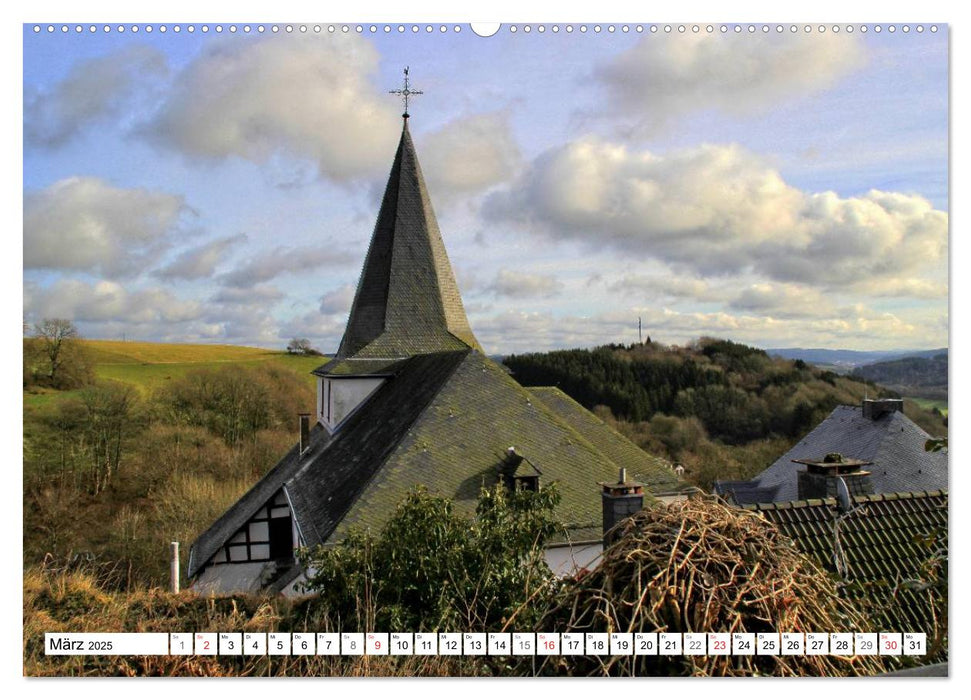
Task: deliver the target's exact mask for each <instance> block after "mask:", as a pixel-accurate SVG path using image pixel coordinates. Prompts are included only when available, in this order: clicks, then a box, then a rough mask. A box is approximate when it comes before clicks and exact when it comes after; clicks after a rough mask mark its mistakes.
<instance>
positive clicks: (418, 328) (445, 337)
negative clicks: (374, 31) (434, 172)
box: [337, 120, 482, 359]
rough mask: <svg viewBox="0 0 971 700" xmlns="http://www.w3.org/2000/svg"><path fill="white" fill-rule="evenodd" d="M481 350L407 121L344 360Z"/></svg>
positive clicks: (356, 300)
mask: <svg viewBox="0 0 971 700" xmlns="http://www.w3.org/2000/svg"><path fill="white" fill-rule="evenodd" d="M466 348H474V349H476V350H481V349H482V348H481V347H480V346H479V342H478V341H477V340H476V338H475V336H474V335H473V334H472V329H471V328H470V327H469V321H468V318H467V317H466V315H465V309H464V307H463V306H462V298H461V296H460V295H459V289H458V285H457V284H456V282H455V276H454V275H453V273H452V267H451V265H450V264H449V261H448V255H447V254H446V252H445V244H444V242H443V241H442V234H441V232H440V231H439V228H438V221H437V219H436V218H435V212H434V210H433V209H432V204H431V200H430V199H429V196H428V190H427V188H426V186H425V180H424V177H423V176H422V172H421V166H420V165H419V164H418V156H417V154H416V153H415V146H414V143H412V140H411V134H410V133H409V131H408V121H407V120H405V123H404V129H403V130H402V132H401V141H400V142H399V144H398V151H397V153H396V154H395V159H394V164H393V165H392V167H391V174H390V176H389V177H388V184H387V187H386V188H385V191H384V198H383V199H382V201H381V209H380V211H379V213H378V220H377V224H376V225H375V227H374V233H373V234H372V236H371V243H370V246H369V247H368V252H367V257H366V258H365V261H364V268H363V270H362V271H361V276H360V280H359V282H358V286H357V292H356V293H355V295H354V303H353V304H352V306H351V312H350V316H349V318H348V321H347V328H346V330H345V331H344V337H343V339H342V340H341V345H340V349H339V350H338V351H337V359H343V358H348V357H354V356H357V357H361V358H389V357H405V356H410V355H415V354H419V353H430V352H442V351H449V350H464V349H466Z"/></svg>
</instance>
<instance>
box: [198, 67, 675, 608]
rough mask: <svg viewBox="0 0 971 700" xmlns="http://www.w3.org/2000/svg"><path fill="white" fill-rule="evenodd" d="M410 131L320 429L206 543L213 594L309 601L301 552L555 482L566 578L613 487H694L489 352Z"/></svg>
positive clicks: (203, 587) (201, 577)
mask: <svg viewBox="0 0 971 700" xmlns="http://www.w3.org/2000/svg"><path fill="white" fill-rule="evenodd" d="M406 90H407V84H406ZM405 97H407V95H405ZM403 117H404V124H403V128H402V133H401V140H400V142H399V144H398V149H397V153H396V154H395V158H394V164H393V165H392V167H391V174H390V176H389V177H388V183H387V187H386V189H385V191H384V197H383V200H382V202H381V207H380V210H379V213H378V218H377V224H376V225H375V227H374V233H373V235H372V237H371V242H370V245H369V248H368V251H367V256H366V258H365V261H364V267H363V270H362V272H361V276H360V280H359V282H358V286H357V291H356V294H355V296H354V301H353V305H352V307H351V311H350V316H349V318H348V321H347V327H346V329H345V332H344V336H343V339H342V340H341V343H340V347H339V349H338V351H337V353H336V355H335V356H334V357H333V359H331V360H330V361H329V362H327V363H326V364H324V365H323V366H321V367H319V368H318V369H316V370H314V372H313V374H314V375H315V376H316V378H317V405H316V412H315V415H312V416H310V415H304V416H301V417H300V440H299V442H298V444H296V445H295V446H294V447H293V448H292V449H291V450H290V451H289V452H288V453H287V454H286V455H285V456H284V457H283V458H282V459H281V460H280V462H279V463H278V464H277V465H276V466H275V467H273V468H272V469H271V470H270V471H269V472H267V473H266V475H264V476H263V478H261V479H260V480H259V481H258V482H257V483H256V484H255V485H254V486H253V487H252V488H251V489H250V490H249V491H248V492H247V493H246V494H245V495H243V496H242V498H240V499H239V500H238V501H237V502H236V503H235V504H234V505H233V506H232V507H231V508H229V510H227V511H226V512H225V513H224V514H223V515H222V516H221V517H220V518H219V519H218V520H216V522H214V523H213V524H212V525H211V526H210V527H209V529H208V530H206V531H205V532H204V533H202V535H200V536H199V538H198V539H197V540H196V541H195V542H194V543H193V545H192V548H191V550H190V553H189V563H188V575H189V577H190V579H191V580H192V585H193V588H194V589H196V590H198V591H201V592H214V593H219V592H235V591H257V590H268V591H273V592H280V593H283V594H284V595H292V594H297V593H299V590H300V589H299V583H300V582H301V581H302V580H303V571H302V570H301V567H300V564H299V563H298V562H297V560H296V558H295V556H294V553H295V550H296V549H297V548H299V547H307V546H314V545H329V544H336V543H339V542H340V541H341V540H342V539H344V537H345V536H346V535H347V533H348V532H349V530H350V529H352V528H359V529H370V530H371V531H372V532H375V533H376V532H378V531H379V530H380V529H381V527H382V526H383V525H384V524H385V522H387V520H388V518H389V516H390V515H391V513H392V512H393V511H394V509H395V507H396V506H397V505H398V504H399V503H400V502H401V500H402V499H403V498H404V496H405V495H406V494H407V492H408V491H409V490H411V489H412V488H413V487H415V486H416V485H419V484H421V485H424V486H425V487H427V488H428V489H429V490H430V491H431V492H432V493H434V494H437V495H440V496H444V497H447V498H449V499H451V500H452V501H453V502H454V504H455V506H456V509H457V510H458V511H459V512H466V513H472V512H474V508H475V504H476V501H477V498H478V495H479V492H480V490H481V488H482V487H483V486H489V487H491V486H493V485H495V484H497V483H500V482H502V483H504V484H506V485H507V486H508V487H509V488H526V489H536V488H539V487H540V486H542V485H545V484H548V483H554V482H555V483H556V484H557V488H558V490H559V493H560V495H561V502H560V505H559V506H558V508H557V511H556V517H557V518H558V519H559V521H560V522H561V523H563V524H564V526H565V529H564V531H563V532H562V533H561V535H559V536H558V537H554V541H553V542H551V543H550V546H549V548H548V550H547V561H548V562H549V563H550V566H551V567H552V569H553V570H554V571H555V572H557V573H558V574H560V575H565V574H569V573H570V572H572V571H576V570H578V569H580V568H582V567H584V566H587V565H589V564H591V563H592V562H593V561H594V560H595V559H596V558H597V557H598V556H599V554H600V552H601V548H602V536H603V528H604V523H605V522H606V520H607V516H606V508H607V506H606V503H607V500H606V499H607V496H603V497H602V493H601V487H600V486H598V484H600V485H603V493H607V491H608V487H607V486H606V484H608V483H613V482H617V481H618V474H619V473H621V470H622V469H624V470H626V472H623V473H625V474H630V475H631V476H632V478H633V480H635V481H636V482H638V484H637V488H638V489H640V488H641V486H643V489H644V491H645V494H644V498H645V500H646V501H647V502H651V500H652V499H653V498H654V497H657V496H660V497H662V498H663V497H664V494H671V493H673V492H675V491H677V490H678V489H679V488H680V487H682V486H683V484H682V483H681V482H680V480H679V478H678V476H677V475H676V474H675V473H674V471H673V470H672V469H671V467H670V465H669V464H667V463H666V462H664V461H662V460H660V459H657V458H655V457H652V456H651V455H648V454H647V453H645V452H644V451H642V450H641V449H640V448H638V447H637V446H636V445H634V444H633V443H631V442H630V441H628V440H627V439H626V438H624V437H623V436H622V435H620V434H619V433H617V432H616V431H614V430H613V429H612V428H611V427H609V426H608V425H606V424H605V423H603V422H602V421H601V420H600V419H598V418H597V417H596V416H594V415H593V414H592V413H590V412H589V411H587V410H586V409H585V408H583V407H582V406H580V405H579V404H578V403H576V402H575V401H573V400H572V399H571V398H569V397H568V396H567V395H566V394H564V393H563V392H561V391H560V390H559V389H557V388H553V387H544V388H530V389H527V388H525V387H523V386H521V385H520V384H518V383H517V382H516V381H515V379H514V378H513V377H512V376H510V374H509V372H508V371H507V370H506V369H505V368H504V367H503V366H501V365H500V364H498V363H496V362H495V361H493V360H491V359H490V358H489V357H487V356H486V355H485V354H484V353H483V351H482V347H481V346H480V345H479V342H478V340H476V337H475V335H474V334H473V332H472V329H471V327H470V325H469V321H468V318H467V317H466V314H465V309H464V307H463V305H462V299H461V296H460V295H459V290H458V285H457V284H456V282H455V276H454V274H453V272H452V268H451V265H450V263H449V260H448V256H447V255H446V252H445V245H444V242H443V240H442V235H441V233H440V231H439V228H438V223H437V221H436V218H435V213H434V211H433V209H432V204H431V200H430V198H429V193H428V190H427V189H426V186H425V181H424V178H423V176H422V172H421V168H420V167H419V164H418V157H417V155H416V152H415V146H414V143H413V142H412V138H411V134H410V133H409V130H408V118H409V117H408V113H407V106H406V111H405V114H404V115H403ZM620 481H621V482H624V483H622V484H618V485H619V486H621V487H623V486H624V484H625V483H626V478H624V477H621V478H620Z"/></svg>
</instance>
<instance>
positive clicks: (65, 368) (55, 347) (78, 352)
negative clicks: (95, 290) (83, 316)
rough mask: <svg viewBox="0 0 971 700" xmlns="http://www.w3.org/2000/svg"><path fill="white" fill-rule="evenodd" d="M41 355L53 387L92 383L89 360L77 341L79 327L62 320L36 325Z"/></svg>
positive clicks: (51, 319)
mask: <svg viewBox="0 0 971 700" xmlns="http://www.w3.org/2000/svg"><path fill="white" fill-rule="evenodd" d="M34 336H35V338H36V339H37V343H38V345H39V346H40V347H39V348H38V352H39V353H40V355H41V357H43V358H44V360H45V361H46V364H47V367H46V369H47V380H48V381H49V382H50V384H51V386H55V387H58V386H61V387H65V388H66V387H67V386H69V385H74V386H79V385H83V384H86V383H88V382H89V381H90V380H91V376H90V375H91V367H90V361H89V359H88V358H87V353H86V352H84V350H83V349H82V348H81V345H80V343H79V342H78V341H79V340H80V338H81V336H80V334H79V333H78V329H77V327H76V326H75V325H74V324H73V323H71V322H70V321H68V320H67V319H63V318H45V319H44V320H43V321H41V322H40V323H38V324H36V325H35V326H34Z"/></svg>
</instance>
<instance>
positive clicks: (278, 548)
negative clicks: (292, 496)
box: [212, 491, 298, 564]
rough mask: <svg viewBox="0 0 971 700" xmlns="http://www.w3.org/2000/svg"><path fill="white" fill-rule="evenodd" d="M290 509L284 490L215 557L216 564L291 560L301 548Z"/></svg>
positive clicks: (214, 562)
mask: <svg viewBox="0 0 971 700" xmlns="http://www.w3.org/2000/svg"><path fill="white" fill-rule="evenodd" d="M297 544H298V542H297V536H296V532H295V528H294V526H293V518H292V517H291V514H290V506H289V504H288V503H287V498H286V496H285V495H284V493H283V491H278V492H277V494H276V495H275V496H274V497H273V498H272V499H271V500H270V502H269V503H268V504H267V505H266V506H264V507H263V508H261V509H260V510H259V512H257V513H256V515H255V516H253V518H252V519H251V520H250V521H249V522H248V523H246V525H244V526H243V527H242V528H240V529H239V530H238V531H237V532H236V534H235V535H233V537H232V538H230V540H229V541H228V542H227V543H226V544H225V545H224V546H223V547H222V549H220V550H219V552H218V553H217V554H216V555H215V557H213V559H212V563H213V564H232V563H242V562H260V561H272V560H276V559H284V558H290V557H292V556H293V550H294V548H295V547H296V546H297Z"/></svg>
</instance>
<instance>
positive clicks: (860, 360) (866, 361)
mask: <svg viewBox="0 0 971 700" xmlns="http://www.w3.org/2000/svg"><path fill="white" fill-rule="evenodd" d="M766 352H767V353H768V354H769V355H770V356H772V357H781V358H783V359H785V360H802V361H803V362H808V363H810V364H813V365H816V366H817V367H825V368H828V369H833V370H834V371H837V372H849V371H850V370H852V369H853V368H855V367H862V366H864V365H871V364H874V363H876V362H887V361H890V360H897V359H901V358H904V357H934V356H935V355H941V354H944V355H946V354H947V348H938V349H936V350H827V349H825V348H768V349H766Z"/></svg>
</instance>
